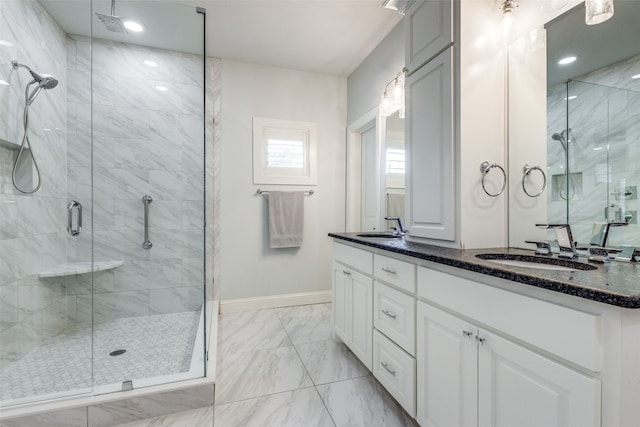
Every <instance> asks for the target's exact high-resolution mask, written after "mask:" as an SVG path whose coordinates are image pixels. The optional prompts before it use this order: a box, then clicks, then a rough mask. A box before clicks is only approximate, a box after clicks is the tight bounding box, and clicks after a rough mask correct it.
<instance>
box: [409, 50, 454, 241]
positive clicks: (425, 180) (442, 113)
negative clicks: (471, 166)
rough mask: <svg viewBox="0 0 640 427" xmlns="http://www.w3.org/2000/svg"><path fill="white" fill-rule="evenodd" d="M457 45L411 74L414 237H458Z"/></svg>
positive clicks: (411, 222) (411, 229) (411, 220)
mask: <svg viewBox="0 0 640 427" xmlns="http://www.w3.org/2000/svg"><path fill="white" fill-rule="evenodd" d="M453 49H454V48H453V47H450V48H449V49H447V50H446V51H444V52H443V53H441V54H440V55H438V56H437V57H436V58H434V59H433V60H432V61H431V62H429V63H428V64H427V65H425V66H424V67H422V68H421V69H420V70H418V71H417V72H416V73H414V74H412V75H411V76H409V77H408V78H407V84H406V117H407V119H406V120H405V131H406V137H407V139H406V141H407V147H406V150H407V153H406V155H407V159H408V160H407V175H406V176H407V178H408V179H407V189H406V191H407V198H406V205H407V206H406V216H407V225H408V229H409V232H410V235H411V236H416V237H427V238H432V239H439V240H450V241H453V240H455V209H454V200H455V198H454V191H455V190H454V189H455V185H454V131H453V122H454V120H453V109H452V105H453V103H452V100H453V86H452V79H451V76H452V72H453V69H452V63H453Z"/></svg>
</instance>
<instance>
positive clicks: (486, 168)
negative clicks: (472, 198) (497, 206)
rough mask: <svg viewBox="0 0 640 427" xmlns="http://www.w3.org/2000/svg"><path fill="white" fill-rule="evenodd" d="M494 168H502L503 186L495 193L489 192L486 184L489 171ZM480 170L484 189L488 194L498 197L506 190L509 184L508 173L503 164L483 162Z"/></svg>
mask: <svg viewBox="0 0 640 427" xmlns="http://www.w3.org/2000/svg"><path fill="white" fill-rule="evenodd" d="M493 168H497V169H500V171H501V172H502V188H500V191H498V192H497V193H495V194H492V193H489V192H488V191H487V188H486V187H485V185H484V179H485V178H486V176H487V174H488V173H489V171H490V170H491V169H493ZM480 172H482V189H483V190H484V192H485V193H487V195H488V196H491V197H498V196H499V195H501V194H502V193H503V192H504V189H505V187H506V186H507V173H506V172H505V171H504V169H503V168H502V166H500V165H499V164H497V163H489V162H482V163H481V164H480Z"/></svg>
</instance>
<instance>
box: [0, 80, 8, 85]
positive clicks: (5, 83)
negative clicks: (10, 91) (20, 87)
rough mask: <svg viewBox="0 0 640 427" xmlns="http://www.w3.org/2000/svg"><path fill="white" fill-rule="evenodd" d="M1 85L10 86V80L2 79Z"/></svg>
mask: <svg viewBox="0 0 640 427" xmlns="http://www.w3.org/2000/svg"><path fill="white" fill-rule="evenodd" d="M0 86H9V82H7V81H6V80H0Z"/></svg>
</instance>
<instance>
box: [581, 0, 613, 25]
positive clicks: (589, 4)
mask: <svg viewBox="0 0 640 427" xmlns="http://www.w3.org/2000/svg"><path fill="white" fill-rule="evenodd" d="M584 5H585V9H586V13H585V17H584V22H585V23H586V24H587V25H596V24H600V23H602V22H604V21H606V20H607V19H609V18H611V17H612V16H613V0H585V2H584Z"/></svg>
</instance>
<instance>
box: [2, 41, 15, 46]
mask: <svg viewBox="0 0 640 427" xmlns="http://www.w3.org/2000/svg"><path fill="white" fill-rule="evenodd" d="M0 46H7V47H13V43H11V42H10V41H7V40H0Z"/></svg>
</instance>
